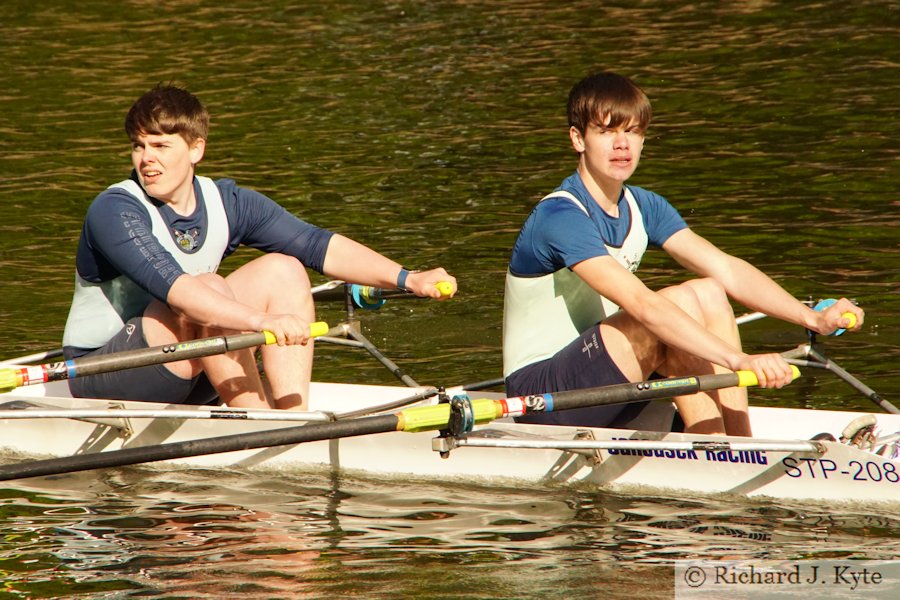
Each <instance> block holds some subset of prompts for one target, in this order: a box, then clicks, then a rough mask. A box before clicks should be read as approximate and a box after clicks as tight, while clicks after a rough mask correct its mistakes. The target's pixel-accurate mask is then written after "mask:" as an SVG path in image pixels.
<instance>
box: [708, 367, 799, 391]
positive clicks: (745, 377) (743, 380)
mask: <svg viewBox="0 0 900 600" xmlns="http://www.w3.org/2000/svg"><path fill="white" fill-rule="evenodd" d="M789 366H790V367H791V373H793V374H794V375H793V377H791V381H793V380H794V379H797V378H798V377H800V369H798V368H797V367H796V365H789ZM734 374H735V375H737V384H736V385H737V387H752V386H756V385H759V379H758V378H757V377H756V373H754V372H753V371H735V373H734ZM701 389H707V388H701ZM708 389H713V388H708Z"/></svg>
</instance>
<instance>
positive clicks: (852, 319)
mask: <svg viewBox="0 0 900 600" xmlns="http://www.w3.org/2000/svg"><path fill="white" fill-rule="evenodd" d="M841 316H842V317H843V318H845V319H847V320H848V321H850V322H849V323H848V324H847V327H846V329H853V328H854V327H856V315H854V314H853V313H852V312H845V313H841Z"/></svg>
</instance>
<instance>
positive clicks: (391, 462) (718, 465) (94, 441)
mask: <svg viewBox="0 0 900 600" xmlns="http://www.w3.org/2000/svg"><path fill="white" fill-rule="evenodd" d="M64 385H65V384H62V386H64ZM62 386H60V385H59V384H50V385H48V386H46V387H45V386H33V387H29V388H22V390H20V391H17V392H16V393H9V394H4V395H2V396H0V404H2V405H4V406H3V408H9V407H11V406H15V405H16V404H20V403H25V402H28V403H31V404H32V405H33V404H39V405H40V406H41V407H57V408H61V409H71V408H113V407H117V408H124V409H149V408H158V409H176V408H177V409H179V410H184V409H192V407H185V406H183V405H177V406H176V405H165V404H152V403H146V402H121V401H107V400H91V399H73V398H68V397H65V396H64V395H62V394H64V392H61V390H63V389H64V388H63V387H62ZM414 391H415V390H412V389H410V388H405V387H392V386H362V385H347V384H322V383H317V384H313V389H312V393H311V404H312V408H313V409H320V410H328V411H330V412H334V413H342V412H347V411H352V410H357V409H360V408H363V407H366V406H371V405H376V404H382V403H385V402H389V401H392V400H396V399H400V398H404V397H407V396H409V395H411V394H412V393H413V392H414ZM57 394H59V395H57ZM484 395H485V396H490V394H484ZM479 396H482V394H479ZM196 410H201V409H196ZM860 414H861V413H854V412H840V411H816V410H798V409H783V408H765V407H753V408H751V410H750V417H751V423H752V426H753V431H754V434H755V437H754V438H753V440H752V441H754V442H759V444H760V445H761V446H764V445H765V444H766V442H767V441H779V440H781V441H784V440H808V439H810V438H812V437H813V436H814V435H816V434H819V433H822V432H828V433H831V434H832V435H834V436H835V437H839V436H840V434H841V432H842V430H843V428H844V427H845V426H846V425H847V424H848V423H850V422H851V421H852V420H853V419H855V418H856V417H859V416H860ZM875 417H876V418H877V425H876V431H877V432H879V433H880V434H882V435H887V434H892V433H895V432H897V431H900V415H889V414H876V415H875ZM297 425H298V423H296V422H263V421H248V420H232V419H228V420H199V419H168V418H166V419H164V418H148V419H137V418H127V419H123V418H117V419H113V420H108V419H107V420H101V421H100V422H97V421H92V422H91V421H88V422H86V421H83V420H75V419H68V418H27V419H19V418H17V419H3V420H0V428H2V431H3V436H2V440H0V447H2V448H4V449H5V450H7V451H13V452H16V453H24V454H26V455H29V456H28V458H26V459H23V458H22V457H21V456H15V457H7V458H6V459H5V460H4V461H3V462H5V463H9V462H18V461H21V460H31V459H32V458H35V457H46V456H53V457H63V456H73V455H78V454H85V453H92V452H102V451H110V450H116V449H120V448H133V447H140V446H147V445H153V444H163V443H170V442H179V441H185V440H194V439H204V438H211V437H217V436H223V435H231V434H237V433H247V432H256V431H265V430H271V429H277V428H284V427H296V426H297ZM436 435H437V434H436V433H435V432H425V433H403V432H396V433H383V434H375V435H364V436H359V437H352V438H343V439H338V440H331V441H321V442H310V443H304V444H298V445H292V446H278V447H269V448H263V449H257V450H245V451H239V452H228V453H221V454H208V455H203V456H196V457H191V458H185V459H178V460H177V461H173V462H178V463H181V464H187V465H195V466H200V467H223V466H226V467H239V468H265V469H303V468H309V467H310V466H330V467H334V468H342V469H348V470H359V471H365V472H368V473H378V474H399V475H405V476H414V477H429V478H439V479H442V480H447V479H448V478H465V479H466V480H468V481H471V480H473V479H477V480H481V481H485V482H492V481H493V482H497V481H498V480H507V483H509V480H518V481H519V482H522V481H532V482H547V481H552V482H560V483H563V482H566V483H568V482H586V483H592V484H601V485H611V486H618V487H621V486H640V487H647V488H655V489H657V490H663V489H665V490H687V491H690V492H693V493H701V494H709V493H712V494H717V493H726V494H740V495H746V496H772V497H779V498H796V499H815V500H829V501H831V500H846V501H881V502H898V501H900V460H898V459H896V458H890V457H889V456H882V455H878V454H874V453H871V452H866V451H863V450H860V449H858V448H856V447H854V446H848V445H845V444H841V443H835V442H823V443H821V445H820V447H821V448H822V450H824V452H823V453H821V454H816V453H810V452H785V451H774V450H768V449H761V450H751V451H743V452H735V451H727V450H726V451H722V450H705V449H687V450H685V449H680V450H674V449H669V450H666V449H660V448H657V449H655V450H626V451H622V450H618V451H617V450H582V451H578V452H572V451H561V450H558V449H550V448H547V449H533V448H527V449H525V448H481V447H460V448H457V449H454V450H452V452H450V454H449V456H448V457H447V458H442V457H441V455H440V454H439V453H438V452H435V451H434V450H433V449H432V440H433V439H434V438H435V437H436ZM576 437H577V438H578V439H582V440H584V439H593V440H595V441H606V440H616V439H629V440H637V439H643V440H657V441H664V442H700V443H704V442H710V441H714V440H722V441H730V442H746V441H748V440H747V439H746V438H727V437H710V436H698V435H686V434H680V433H661V432H642V431H633V430H622V429H597V428H587V427H579V428H574V427H557V426H543V425H525V424H516V423H513V422H509V421H496V422H494V423H491V424H488V425H485V426H477V427H476V428H475V430H474V431H473V432H472V433H471V434H470V435H469V437H468V439H469V440H471V441H473V442H477V441H478V440H479V439H505V440H523V439H524V440H538V439H540V440H548V439H549V440H558V441H568V440H573V439H575V438H576ZM159 464H164V463H159ZM157 468H158V466H157Z"/></svg>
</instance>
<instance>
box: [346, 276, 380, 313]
mask: <svg viewBox="0 0 900 600" xmlns="http://www.w3.org/2000/svg"><path fill="white" fill-rule="evenodd" d="M350 297H351V298H352V299H353V304H355V305H356V306H358V307H359V308H365V309H368V310H378V309H379V308H381V307H382V306H383V305H384V303H385V302H386V300H385V299H384V298H382V297H381V290H379V289H378V288H373V287H371V286H368V285H357V284H355V283H354V284H353V285H351V286H350Z"/></svg>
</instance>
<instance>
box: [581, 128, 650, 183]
mask: <svg viewBox="0 0 900 600" xmlns="http://www.w3.org/2000/svg"><path fill="white" fill-rule="evenodd" d="M608 123H609V118H608V117H607V118H606V124H605V125H600V124H596V123H592V124H591V125H589V126H588V127H587V130H586V131H585V132H584V133H583V134H582V133H581V132H580V131H578V129H576V128H575V127H572V128H571V129H570V130H569V136H570V138H571V141H572V147H573V148H574V149H575V151H576V152H579V153H581V154H582V157H583V160H584V163H585V166H586V167H587V168H588V169H589V170H590V172H591V173H592V174H593V176H594V177H595V178H599V179H603V180H610V181H616V182H620V183H622V182H625V181H626V180H627V179H628V178H629V177H631V176H632V175H633V174H634V171H635V169H637V166H638V163H639V162H640V160H641V150H643V148H644V132H643V131H642V130H641V129H640V127H638V125H637V122H636V121H632V122H630V123H628V124H627V125H622V126H619V127H609V125H608Z"/></svg>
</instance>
